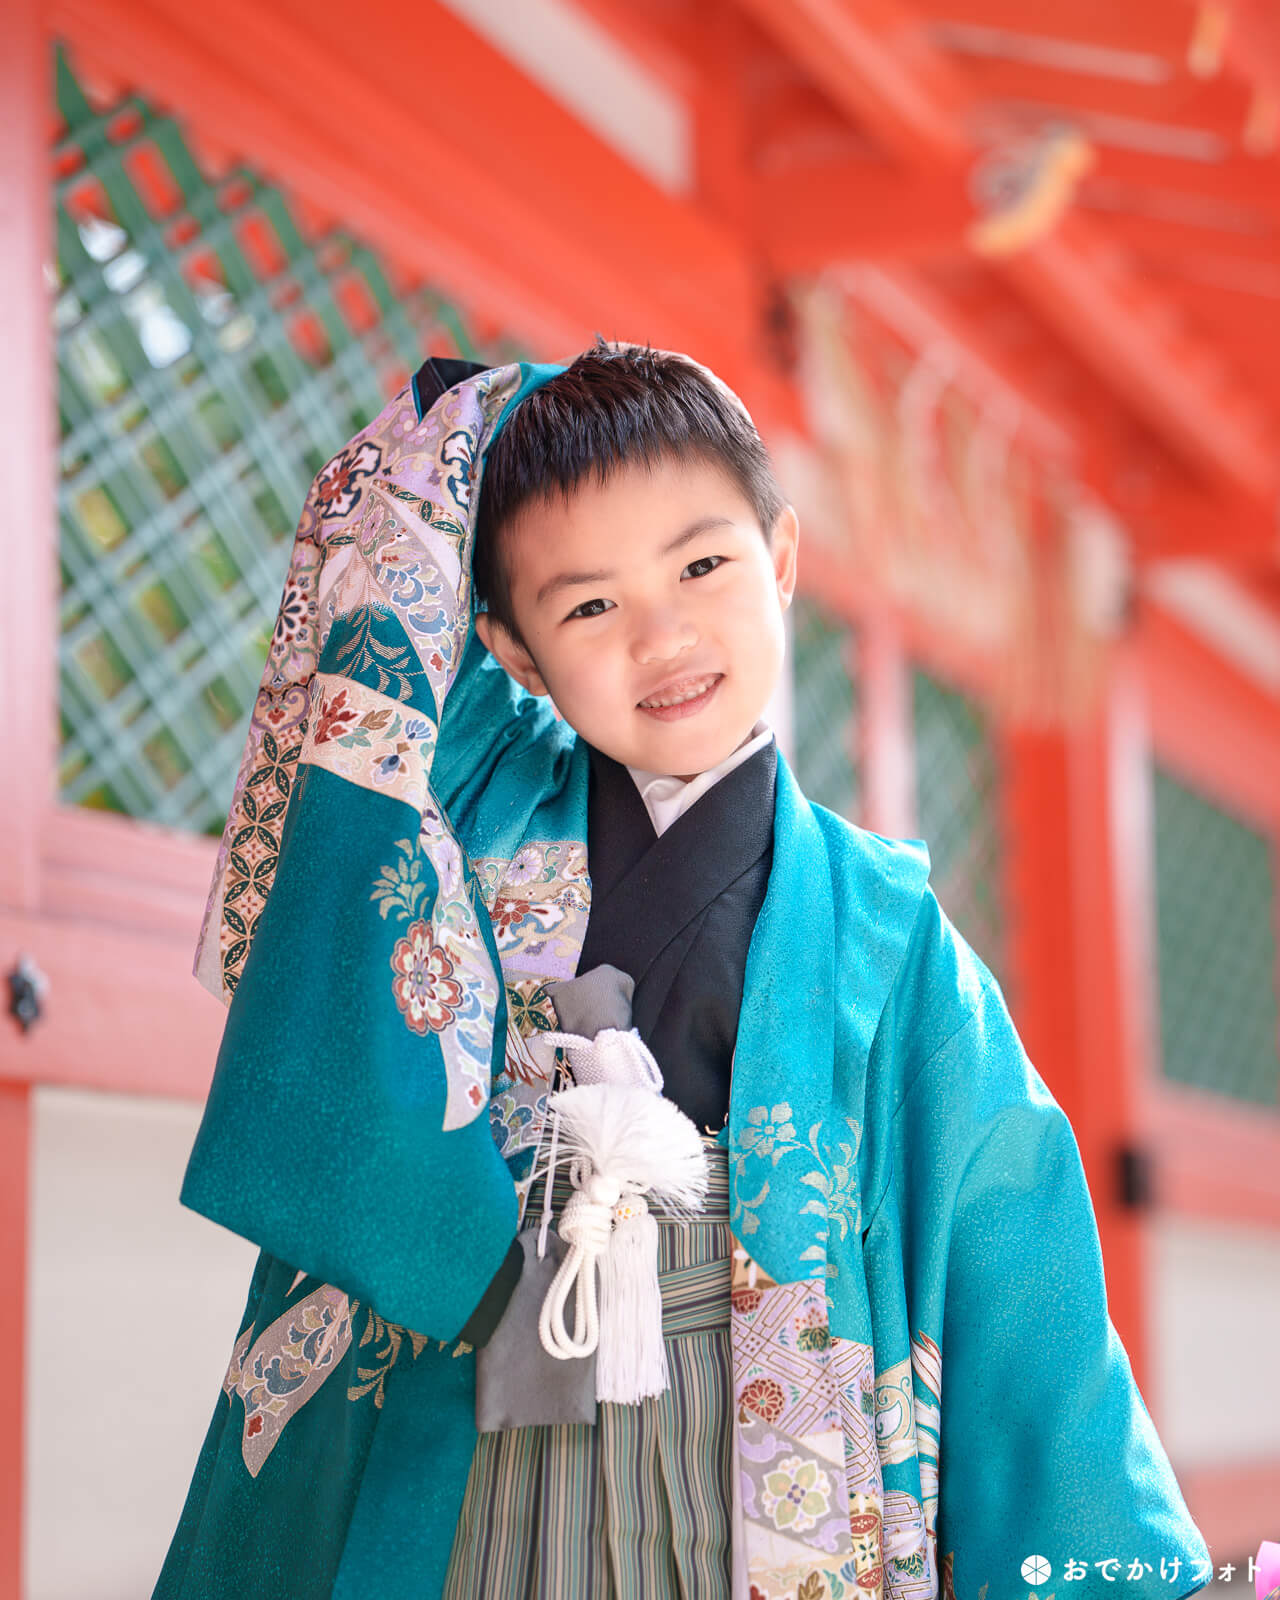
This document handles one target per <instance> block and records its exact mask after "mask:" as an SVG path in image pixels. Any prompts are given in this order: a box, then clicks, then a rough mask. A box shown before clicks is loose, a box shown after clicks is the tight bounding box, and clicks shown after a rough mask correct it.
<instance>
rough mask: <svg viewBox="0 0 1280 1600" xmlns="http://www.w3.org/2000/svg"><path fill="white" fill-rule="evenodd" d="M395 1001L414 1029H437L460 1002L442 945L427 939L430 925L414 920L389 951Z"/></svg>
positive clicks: (450, 1018)
mask: <svg viewBox="0 0 1280 1600" xmlns="http://www.w3.org/2000/svg"><path fill="white" fill-rule="evenodd" d="M391 969H392V971H393V972H394V973H395V974H396V976H395V980H394V982H393V983H392V985H391V992H392V994H393V995H394V996H395V1002H396V1005H397V1006H399V1008H400V1010H401V1011H402V1012H403V1014H404V1019H405V1022H406V1023H407V1024H408V1026H409V1027H410V1028H412V1029H413V1031H414V1032H415V1033H423V1034H425V1033H426V1032H427V1031H428V1029H430V1031H431V1032H433V1033H441V1032H443V1030H444V1029H445V1028H447V1027H449V1026H450V1025H451V1024H452V1022H453V1020H454V1017H455V1016H456V1014H457V1011H458V1008H459V1006H461V1004H462V985H461V984H460V983H459V982H458V980H457V979H456V978H455V977H454V975H453V974H454V965H453V962H452V960H451V959H450V957H449V953H448V951H447V950H445V948H444V947H443V945H438V944H433V943H432V942H431V925H430V923H428V922H415V923H413V925H412V926H411V927H410V929H409V931H408V933H407V934H406V935H405V937H404V938H403V939H398V940H397V941H396V947H395V949H394V950H393V951H392V952H391Z"/></svg>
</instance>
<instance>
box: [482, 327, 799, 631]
mask: <svg viewBox="0 0 1280 1600" xmlns="http://www.w3.org/2000/svg"><path fill="white" fill-rule="evenodd" d="M685 461H703V462H705V463H707V464H709V465H711V466H716V467H720V468H722V469H723V470H724V472H725V473H726V474H727V476H728V477H729V478H730V479H732V481H733V482H734V483H735V484H736V485H737V487H738V488H739V490H740V491H741V492H742V495H743V498H744V499H745V500H746V501H747V502H748V504H749V505H750V506H751V508H752V510H753V511H754V512H755V515H756V517H757V519H758V520H759V523H760V527H761V529H762V530H763V532H764V536H765V539H766V540H768V539H770V538H771V537H772V534H773V527H774V523H775V522H776V521H777V518H778V514H779V512H780V511H782V510H783V508H784V507H785V506H786V504H787V499H786V496H785V495H784V494H783V493H782V490H781V489H780V488H779V486H778V481H777V479H776V478H775V476H774V471H773V463H772V462H771V461H770V459H769V452H768V451H767V450H766V449H765V447H764V444H763V442H762V441H761V438H760V435H759V434H758V433H757V432H756V429H755V425H754V424H753V423H752V421H751V418H750V417H749V416H748V414H747V412H746V410H745V408H744V407H743V406H742V404H741V403H740V402H739V401H737V400H736V399H735V398H734V396H733V395H732V394H731V393H730V392H729V391H728V390H727V389H725V388H724V387H722V386H721V385H720V384H719V383H717V382H715V381H713V380H711V379H709V378H708V376H707V374H706V372H705V371H704V370H703V369H701V368H700V367H698V366H697V365H696V364H695V363H694V362H693V361H690V360H689V359H688V358H687V357H685V356H681V355H678V354H675V353H668V352H665V351H661V350H654V349H652V348H651V347H650V346H648V345H624V346H622V347H620V348H614V347H613V346H611V345H610V344H609V343H608V341H607V340H605V339H604V338H602V337H601V335H600V334H598V333H597V334H596V342H595V344H594V345H593V346H592V347H591V348H590V349H589V350H584V351H583V352H582V354H581V355H579V356H576V357H575V358H574V360H573V361H572V362H571V363H570V365H569V366H568V367H567V368H566V370H565V371H564V372H561V373H557V374H556V376H555V377H554V378H551V379H549V380H548V382H546V383H544V384H541V385H540V386H539V387H538V388H536V389H535V390H533V392H532V393H531V394H529V395H527V396H526V397H525V398H524V399H523V400H522V401H521V402H520V404H519V405H518V406H517V407H516V408H515V410H514V411H512V413H511V415H510V416H509V417H508V418H507V420H506V422H505V423H504V424H503V426H502V431H501V432H500V433H499V435H498V437H497V438H496V439H495V440H494V441H493V443H492V445H491V446H490V447H489V450H488V452H487V454H486V456H485V460H484V468H483V471H482V473H481V478H480V503H479V506H478V507H477V510H476V535H475V549H474V552H473V556H472V571H473V575H474V581H475V590H476V598H477V599H478V600H479V601H482V602H483V603H484V605H485V606H486V607H487V609H488V612H489V615H490V617H491V618H492V619H493V620H494V621H495V622H500V623H501V624H502V625H503V627H504V628H505V629H506V630H507V632H508V633H509V634H511V636H512V637H513V638H515V639H517V640H518V639H519V638H520V630H519V629H518V628H517V626H516V621H515V617H514V615H513V614H512V609H511V585H510V574H509V572H508V570H507V566H506V563H505V561H504V560H503V539H502V534H503V530H504V529H505V528H506V527H507V526H508V525H509V524H510V523H511V521H512V520H513V519H514V518H515V517H516V516H517V515H518V513H519V512H520V511H521V509H522V508H523V507H525V506H526V505H529V504H530V503H534V502H538V501H543V502H546V501H550V500H552V499H553V498H554V497H555V495H556V494H557V493H558V494H560V495H561V496H562V497H563V499H564V502H565V504H566V505H567V504H568V502H569V497H570V495H571V494H572V492H573V490H574V489H575V488H576V487H577V486H578V484H579V483H581V482H582V480H583V479H584V478H586V477H587V476H588V474H592V473H594V474H595V477H596V480H597V482H598V483H599V484H600V485H601V486H602V487H603V485H604V484H605V483H606V482H607V481H608V479H609V477H610V476H611V474H612V473H613V472H615V471H616V470H617V469H618V468H619V467H622V466H626V465H632V464H636V463H643V464H645V465H647V466H654V465H657V464H658V463H659V462H670V463H680V462H685Z"/></svg>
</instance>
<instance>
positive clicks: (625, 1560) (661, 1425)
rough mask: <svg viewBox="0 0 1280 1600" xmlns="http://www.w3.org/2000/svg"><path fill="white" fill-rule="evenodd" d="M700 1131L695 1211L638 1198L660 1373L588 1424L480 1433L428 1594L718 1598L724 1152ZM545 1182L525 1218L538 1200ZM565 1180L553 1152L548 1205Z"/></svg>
mask: <svg viewBox="0 0 1280 1600" xmlns="http://www.w3.org/2000/svg"><path fill="white" fill-rule="evenodd" d="M704 1143H705V1145H706V1149H707V1152H708V1157H709V1161H708V1165H709V1167H710V1172H711V1182H710V1185H709V1189H708V1197H707V1203H706V1207H705V1209H704V1211H703V1212H702V1214H701V1215H700V1216H699V1217H698V1218H697V1219H696V1220H695V1221H692V1222H683V1221H677V1220H674V1219H673V1220H668V1219H666V1218H663V1217H662V1216H661V1215H660V1214H659V1213H658V1212H657V1211H656V1210H655V1212H654V1215H655V1216H657V1217H658V1231H659V1246H658V1262H659V1282H660V1284H661V1289H662V1330H663V1337H664V1339H665V1341H666V1349H667V1364H668V1368H669V1371H670V1384H671V1386H670V1388H669V1389H668V1390H667V1391H666V1392H665V1393H663V1394H661V1395H658V1396H656V1397H655V1398H653V1399H649V1400H644V1401H642V1402H641V1403H640V1404H639V1405H634V1406H626V1405H615V1404H613V1403H611V1402H608V1401H603V1402H601V1403H600V1405H599V1406H598V1408H597V1420H596V1422H595V1424H594V1425H592V1424H589V1423H577V1424H565V1425H556V1426H550V1427H529V1428H511V1429H507V1430H505V1431H503V1432H499V1433H482V1434H480V1435H479V1438H478V1441H477V1445H476V1452H475V1457H474V1459H473V1461H472V1465H471V1473H470V1476H469V1478H468V1481H467V1489H466V1495H465V1497H464V1500H463V1504H462V1511H461V1514H460V1516H459V1520H458V1528H457V1533H456V1536H455V1538H454V1544H453V1553H452V1557H451V1559H450V1563H449V1572H448V1576H447V1578H446V1580H445V1586H444V1591H443V1600H533V1597H535V1596H536V1597H538V1600H607V1597H616V1600H641V1597H643V1600H665V1597H667V1596H671V1597H675V1596H696V1597H697V1600H728V1595H729V1558H730V1550H729V1509H730V1459H731V1454H732V1408H731V1394H732V1359H731V1353H730V1343H729V1276H730V1265H731V1264H730V1254H729V1251H730V1246H729V1222H728V1216H729V1177H728V1157H727V1153H726V1152H725V1151H724V1150H723V1149H722V1148H721V1147H720V1146H719V1145H717V1144H714V1143H712V1142H710V1141H705V1140H704ZM545 1181H546V1180H545V1178H539V1179H538V1180H536V1182H535V1184H534V1187H533V1189H532V1191H531V1193H530V1198H529V1202H528V1207H527V1209H526V1212H525V1218H526V1222H530V1221H532V1219H535V1218H537V1217H538V1216H539V1215H540V1212H541V1208H542V1200H543V1186H544V1184H545ZM570 1192H571V1188H570V1184H569V1178H568V1166H567V1163H564V1164H562V1165H561V1166H560V1167H559V1168H558V1169H557V1171H556V1177H555V1184H554V1187H553V1190H552V1205H553V1210H554V1214H555V1215H556V1216H557V1217H558V1216H559V1215H560V1212H561V1210H562V1207H563V1205H564V1201H565V1199H567V1197H568V1195H569V1194H570ZM531 1336H532V1337H534V1338H536V1337H537V1330H536V1329H533V1330H531Z"/></svg>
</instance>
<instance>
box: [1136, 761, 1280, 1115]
mask: <svg viewBox="0 0 1280 1600" xmlns="http://www.w3.org/2000/svg"><path fill="white" fill-rule="evenodd" d="M1153 787H1154V797H1155V829H1156V926H1157V933H1158V940H1159V989H1160V1041H1161V1060H1162V1066H1163V1070H1164V1073H1165V1076H1166V1077H1169V1078H1172V1079H1175V1080H1176V1081H1177V1082H1179V1083H1188V1084H1194V1085H1195V1086H1196V1087H1197V1088H1200V1089H1211V1090H1213V1091H1214V1092H1215V1093H1217V1094H1223V1095H1229V1096H1230V1097H1231V1098H1232V1099H1235V1100H1247V1101H1250V1102H1253V1103H1254V1104H1258V1105H1267V1106H1274V1105H1277V1104H1280V1053H1278V1052H1280V1046H1278V1044H1277V999H1276V931H1275V927H1276V924H1275V917H1276V872H1275V861H1274V855H1273V851H1272V845H1271V841H1270V839H1269V838H1268V837H1267V836H1266V835H1265V834H1264V833H1262V832H1260V831H1259V830H1258V829H1256V828H1252V827H1250V826H1249V825H1248V824H1247V823H1246V822H1243V821H1241V820H1240V819H1239V818H1238V817H1234V816H1232V815H1231V814H1230V813H1229V812H1227V811H1224V810H1223V809H1222V808H1221V807H1219V806H1217V805H1215V804H1214V803H1213V802H1212V801H1211V800H1208V799H1206V798H1205V796H1204V795H1201V794H1199V793H1197V792H1196V791H1195V790H1194V789H1192V788H1189V787H1188V786H1187V785H1185V784H1183V783H1181V782H1179V781H1178V780H1177V779H1175V778H1173V777H1171V776H1170V775H1169V774H1168V773H1167V772H1164V771H1163V770H1161V769H1160V768H1159V767H1156V768H1155V770H1154V773H1153Z"/></svg>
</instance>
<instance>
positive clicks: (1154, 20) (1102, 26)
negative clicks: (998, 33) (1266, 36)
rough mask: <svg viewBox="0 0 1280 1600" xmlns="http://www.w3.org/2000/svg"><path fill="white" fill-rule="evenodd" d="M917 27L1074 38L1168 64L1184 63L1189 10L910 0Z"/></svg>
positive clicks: (1108, 0) (1150, 5)
mask: <svg viewBox="0 0 1280 1600" xmlns="http://www.w3.org/2000/svg"><path fill="white" fill-rule="evenodd" d="M911 9H912V12H913V13H914V14H915V16H916V17H917V18H918V19H919V20H920V22H921V23H923V24H925V25H926V26H927V25H928V24H947V23H954V24H967V25H971V26H972V25H979V26H982V27H987V28H1000V29H1003V30H1005V31H1007V32H1009V33H1011V34H1024V35H1027V36H1029V37H1032V38H1048V39H1075V40H1079V41H1080V42H1081V43H1084V44H1089V45H1095V46H1105V47H1107V48H1109V49H1113V50H1133V51H1138V52H1145V53H1148V54H1151V55H1154V56H1159V57H1162V58H1164V59H1165V60H1167V61H1171V62H1180V61H1182V60H1184V59H1185V57H1186V52H1187V46H1188V44H1189V43H1190V40H1191V31H1192V21H1193V18H1192V13H1191V10H1190V7H1189V6H1185V5H1182V6H1180V5H1171V4H1169V0H1126V3H1125V4H1124V5H1117V4H1115V0H1070V4H1069V5H1063V6H1033V5H1028V4H1027V0H911Z"/></svg>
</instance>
